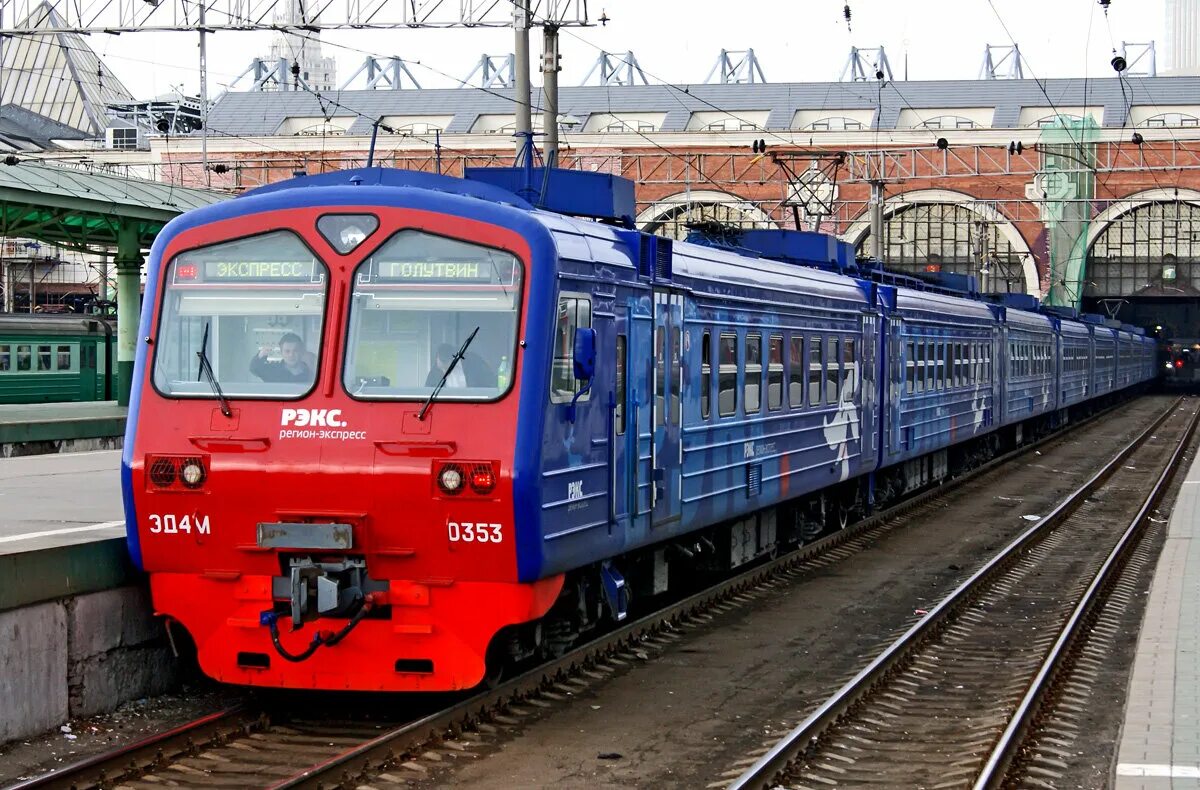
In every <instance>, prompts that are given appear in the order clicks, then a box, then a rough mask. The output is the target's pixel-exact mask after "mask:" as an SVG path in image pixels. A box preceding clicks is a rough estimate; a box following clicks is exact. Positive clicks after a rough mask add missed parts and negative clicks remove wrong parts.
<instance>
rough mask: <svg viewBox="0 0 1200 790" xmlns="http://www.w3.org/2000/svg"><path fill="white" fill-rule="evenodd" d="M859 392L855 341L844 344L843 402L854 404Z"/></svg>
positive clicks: (844, 342)
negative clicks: (855, 395) (855, 396)
mask: <svg viewBox="0 0 1200 790" xmlns="http://www.w3.org/2000/svg"><path fill="white" fill-rule="evenodd" d="M857 391H858V361H857V360H855V358H854V341H853V340H850V339H846V340H844V341H843V342H842V400H844V401H848V402H851V403H853V402H854V394H855V393H856V392H857Z"/></svg>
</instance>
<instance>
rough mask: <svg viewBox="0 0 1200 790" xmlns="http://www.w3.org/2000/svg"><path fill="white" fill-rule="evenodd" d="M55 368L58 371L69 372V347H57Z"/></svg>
mask: <svg viewBox="0 0 1200 790" xmlns="http://www.w3.org/2000/svg"><path fill="white" fill-rule="evenodd" d="M55 367H56V368H57V369H58V370H70V369H71V347H70V346H59V347H58V359H57V360H56V361H55Z"/></svg>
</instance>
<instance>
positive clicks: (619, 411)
mask: <svg viewBox="0 0 1200 790" xmlns="http://www.w3.org/2000/svg"><path fill="white" fill-rule="evenodd" d="M614 324H615V329H616V335H615V338H614V341H613V344H612V346H611V348H612V349H613V358H614V361H613V369H614V371H615V375H614V376H613V392H612V399H611V401H610V403H609V409H610V413H609V422H608V426H609V427H608V446H609V506H608V515H609V528H610V529H615V528H616V527H617V526H618V525H620V524H623V523H625V522H626V520H627V519H629V518H630V516H631V514H632V513H634V512H636V506H637V505H636V500H635V499H634V497H633V496H631V495H630V493H629V492H630V486H631V483H632V480H631V472H633V465H632V464H631V459H633V458H636V457H637V446H638V441H637V436H638V429H637V418H636V410H635V409H634V408H632V406H633V404H634V403H635V402H636V399H637V394H636V393H637V386H636V376H634V375H632V374H633V369H632V368H631V367H630V364H629V363H630V361H631V360H633V359H636V357H634V356H632V354H631V353H630V350H631V349H630V339H631V336H632V334H633V333H632V332H631V331H630V329H631V327H630V321H629V308H628V307H617V308H616V310H615V311H614Z"/></svg>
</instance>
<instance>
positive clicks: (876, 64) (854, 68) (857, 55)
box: [839, 44, 893, 82]
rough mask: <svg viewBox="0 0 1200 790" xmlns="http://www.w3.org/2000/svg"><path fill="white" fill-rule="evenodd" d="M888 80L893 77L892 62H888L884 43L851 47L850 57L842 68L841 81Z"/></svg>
mask: <svg viewBox="0 0 1200 790" xmlns="http://www.w3.org/2000/svg"><path fill="white" fill-rule="evenodd" d="M872 79H875V80H888V81H891V80H892V79H893V77H892V64H890V63H888V59H887V52H885V51H884V49H883V45H882V44H880V45H879V46H878V47H867V48H861V47H850V57H848V58H847V59H846V65H845V67H844V68H843V69H842V76H841V77H840V78H839V82H866V81H867V80H872Z"/></svg>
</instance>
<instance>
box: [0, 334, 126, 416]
mask: <svg viewBox="0 0 1200 790" xmlns="http://www.w3.org/2000/svg"><path fill="white" fill-rule="evenodd" d="M115 343H116V331H115V326H114V323H113V319H111V318H104V317H101V316H94V315H78V314H65V315H50V314H48V315H21V314H13V313H0V403H51V402H62V401H101V400H111V399H112V398H113V397H115V392H116V381H115V372H114V363H113V357H114V354H115V353H116V346H115Z"/></svg>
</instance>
